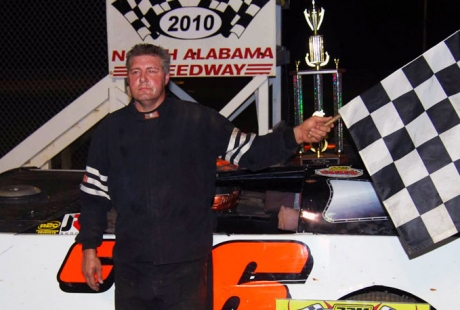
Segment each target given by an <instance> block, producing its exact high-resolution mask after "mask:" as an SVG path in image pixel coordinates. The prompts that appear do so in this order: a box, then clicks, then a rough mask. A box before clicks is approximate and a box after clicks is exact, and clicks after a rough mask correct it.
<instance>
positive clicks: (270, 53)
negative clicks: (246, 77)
mask: <svg viewBox="0 0 460 310" xmlns="http://www.w3.org/2000/svg"><path fill="white" fill-rule="evenodd" d="M261 56H262V58H270V59H273V51H272V49H271V48H269V47H267V48H266V49H265V51H264V52H263V54H262V55H261Z"/></svg>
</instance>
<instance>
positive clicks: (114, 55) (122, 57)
mask: <svg viewBox="0 0 460 310" xmlns="http://www.w3.org/2000/svg"><path fill="white" fill-rule="evenodd" d="M125 57H126V51H121V54H120V53H119V52H118V51H112V61H116V60H117V58H118V59H119V60H120V61H125Z"/></svg>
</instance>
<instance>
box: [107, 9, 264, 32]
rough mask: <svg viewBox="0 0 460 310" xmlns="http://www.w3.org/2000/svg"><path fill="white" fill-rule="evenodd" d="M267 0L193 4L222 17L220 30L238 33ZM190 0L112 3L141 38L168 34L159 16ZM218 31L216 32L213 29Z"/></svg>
mask: <svg viewBox="0 0 460 310" xmlns="http://www.w3.org/2000/svg"><path fill="white" fill-rule="evenodd" d="M268 2H269V0H223V1H208V0H197V1H196V5H195V7H202V8H206V9H209V10H212V11H214V12H215V13H216V14H218V15H219V16H220V18H221V20H222V26H221V29H220V32H219V33H220V34H221V35H222V36H224V37H225V38H228V37H229V36H230V34H231V33H234V34H235V35H236V36H238V37H241V35H242V34H243V32H244V30H245V29H246V27H247V26H248V25H249V23H250V22H251V21H252V19H253V18H254V17H255V16H256V15H257V13H258V12H259V11H260V10H261V9H262V8H263V7H264V6H265V5H266V4H267V3H268ZM189 3H190V1H183V0H182V1H181V0H115V1H114V2H113V3H112V5H113V6H114V7H115V8H116V9H117V10H118V11H119V12H120V13H121V14H122V15H123V16H124V17H125V18H126V19H127V20H128V21H129V22H130V23H131V25H132V26H133V28H134V29H135V30H136V31H137V33H138V34H139V36H140V37H141V39H142V40H145V38H146V37H147V36H151V37H152V38H153V39H157V38H158V37H159V36H160V35H162V34H163V35H166V36H169V35H168V34H167V33H165V32H163V31H162V29H161V27H160V19H161V17H162V16H163V15H164V14H165V13H167V12H169V11H171V10H174V9H178V8H182V7H187V6H190V5H189ZM216 34H218V33H216Z"/></svg>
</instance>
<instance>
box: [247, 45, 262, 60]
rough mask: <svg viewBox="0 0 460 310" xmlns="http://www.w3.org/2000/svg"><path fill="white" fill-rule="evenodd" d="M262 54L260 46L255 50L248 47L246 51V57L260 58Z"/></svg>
mask: <svg viewBox="0 0 460 310" xmlns="http://www.w3.org/2000/svg"><path fill="white" fill-rule="evenodd" d="M260 55H261V52H260V47H258V48H256V49H255V50H254V52H253V51H251V49H250V48H246V49H245V51H244V58H260Z"/></svg>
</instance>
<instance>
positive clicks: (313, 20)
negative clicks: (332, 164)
mask: <svg viewBox="0 0 460 310" xmlns="http://www.w3.org/2000/svg"><path fill="white" fill-rule="evenodd" d="M303 14H304V16H305V19H306V21H307V24H308V26H310V29H311V30H312V31H313V35H312V36H310V38H309V39H308V50H309V52H310V53H307V55H306V56H305V62H306V63H307V65H308V66H309V67H313V68H315V69H316V70H317V71H318V70H319V69H320V67H323V66H325V65H326V64H327V63H328V62H329V54H328V53H327V52H324V39H323V36H322V35H319V34H318V30H319V27H320V26H321V24H322V23H323V19H324V14H325V10H324V9H323V8H320V9H318V10H317V9H316V6H315V1H314V0H313V1H312V9H311V11H310V12H308V10H307V9H305V11H304V13H303ZM313 87H314V104H315V111H316V112H315V113H322V112H323V110H324V109H323V75H322V74H314V75H313ZM327 145H328V143H327V140H326V139H324V140H323V141H321V142H319V143H318V145H317V146H316V147H313V146H312V145H311V144H310V149H311V151H312V152H315V153H316V156H317V157H318V158H319V157H321V153H322V152H324V151H326V150H327Z"/></svg>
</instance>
